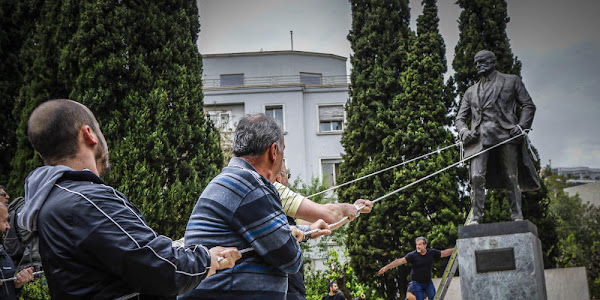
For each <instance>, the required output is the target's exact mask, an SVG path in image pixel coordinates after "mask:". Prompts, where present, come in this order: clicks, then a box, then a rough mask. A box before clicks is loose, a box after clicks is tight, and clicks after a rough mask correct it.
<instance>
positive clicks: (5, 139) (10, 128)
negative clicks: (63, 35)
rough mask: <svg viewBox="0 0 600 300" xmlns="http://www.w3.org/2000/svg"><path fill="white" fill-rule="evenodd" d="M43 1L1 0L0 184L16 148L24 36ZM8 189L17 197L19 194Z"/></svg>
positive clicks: (34, 21) (7, 176)
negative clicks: (15, 109) (14, 110)
mask: <svg viewBox="0 0 600 300" xmlns="http://www.w3.org/2000/svg"><path fill="white" fill-rule="evenodd" d="M41 2H42V1H14V0H0V95H2V97H1V98H0V132H1V133H2V134H0V184H3V185H6V184H8V179H9V173H10V160H11V159H12V157H13V155H14V153H15V148H16V143H17V139H16V134H15V132H16V128H17V124H18V121H17V120H18V116H17V115H15V114H13V108H14V106H15V102H16V98H17V97H18V95H19V88H20V87H21V85H22V84H23V64H22V62H21V60H20V59H19V54H20V53H21V48H22V47H23V43H24V42H25V40H26V38H27V37H29V36H30V35H31V31H32V30H33V28H34V24H35V23H36V20H37V17H38V16H39V13H40V11H39V7H40V6H41V5H40V3H41ZM12 190H13V189H12V187H11V186H9V187H8V191H9V192H10V193H11V195H13V196H14V198H16V196H18V194H13V193H12Z"/></svg>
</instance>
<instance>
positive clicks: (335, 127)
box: [319, 105, 344, 132]
mask: <svg viewBox="0 0 600 300" xmlns="http://www.w3.org/2000/svg"><path fill="white" fill-rule="evenodd" d="M342 130H344V106H343V105H322V106H319V132H341V131H342Z"/></svg>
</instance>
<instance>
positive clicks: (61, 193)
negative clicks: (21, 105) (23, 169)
mask: <svg viewBox="0 0 600 300" xmlns="http://www.w3.org/2000/svg"><path fill="white" fill-rule="evenodd" d="M28 135H29V140H30V141H31V144H32V145H33V148H34V149H35V150H36V151H37V152H38V153H39V154H40V156H41V157H42V159H43V160H44V164H45V166H43V167H40V168H37V169H35V170H34V171H33V172H31V173H30V174H29V176H28V177H27V179H26V180H25V201H26V202H25V204H24V206H23V209H22V210H21V212H20V213H19V215H18V218H17V222H18V225H19V227H21V228H24V229H26V230H28V231H30V232H35V233H37V234H38V235H39V249H40V254H41V257H42V263H43V266H44V271H45V274H46V278H47V279H48V287H49V288H50V295H51V296H52V298H53V299H116V298H124V299H128V297H130V296H132V295H135V294H138V293H140V294H142V295H144V296H145V295H151V296H153V297H170V298H174V297H175V295H177V294H180V293H183V292H186V291H188V290H190V289H193V288H194V287H196V285H198V283H200V281H202V280H203V279H205V278H207V277H208V276H211V275H212V274H214V273H215V272H216V271H217V270H220V269H224V268H230V267H233V265H234V263H235V261H236V260H237V259H239V258H240V257H241V255H240V253H239V252H238V251H237V249H235V248H223V247H214V248H211V249H210V250H209V249H207V248H206V247H204V246H202V245H192V246H190V247H186V248H183V247H173V246H172V241H171V240H170V239H169V238H167V237H165V236H161V235H158V234H157V233H156V232H155V231H154V230H152V229H151V228H150V227H149V226H148V225H146V222H145V221H144V217H143V216H142V214H141V213H140V212H139V210H138V209H137V208H136V207H135V205H133V204H132V203H131V202H129V200H127V197H125V195H123V194H122V193H120V192H119V191H117V190H115V189H114V188H112V187H110V186H108V185H106V183H104V181H102V179H100V176H102V175H104V174H106V172H108V170H109V166H110V164H109V154H108V147H107V145H106V141H105V139H104V136H103V134H102V131H101V130H100V126H99V124H98V122H97V121H96V118H95V117H94V114H93V113H92V112H91V111H90V110H89V109H88V108H87V107H85V106H84V105H82V104H79V103H77V102H75V101H71V100H51V101H47V102H44V103H42V104H41V105H40V106H38V107H37V108H36V109H35V110H34V111H33V113H32V114H31V116H30V118H29V124H28ZM222 256H223V257H225V259H224V260H222V261H221V262H220V263H219V262H218V258H219V257H222Z"/></svg>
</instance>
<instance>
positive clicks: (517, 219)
mask: <svg viewBox="0 0 600 300" xmlns="http://www.w3.org/2000/svg"><path fill="white" fill-rule="evenodd" d="M513 221H515V222H519V221H523V219H521V218H516V219H514V220H513Z"/></svg>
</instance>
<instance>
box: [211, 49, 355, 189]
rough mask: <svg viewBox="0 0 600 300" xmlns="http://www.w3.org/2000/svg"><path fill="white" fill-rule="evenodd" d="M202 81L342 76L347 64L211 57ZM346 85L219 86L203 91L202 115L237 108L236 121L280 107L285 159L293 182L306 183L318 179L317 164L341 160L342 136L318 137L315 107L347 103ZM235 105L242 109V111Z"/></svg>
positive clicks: (260, 55)
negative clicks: (217, 108)
mask: <svg viewBox="0 0 600 300" xmlns="http://www.w3.org/2000/svg"><path fill="white" fill-rule="evenodd" d="M203 62H204V77H205V78H209V77H210V78H218V77H219V75H220V74H235V73H244V77H245V78H247V77H265V76H287V75H299V73H300V72H309V73H322V74H323V76H346V59H345V58H343V57H339V56H336V55H330V54H320V53H307V52H298V51H294V52H291V51H279V52H257V53H248V54H244V53H241V54H214V55H205V56H204V60H203ZM347 99H348V86H347V84H342V85H334V86H310V87H306V86H304V85H302V84H300V82H299V81H298V82H297V83H296V84H285V85H278V84H272V85H268V86H242V87H239V86H238V87H217V88H205V89H204V105H205V110H210V109H212V107H214V106H215V105H219V106H221V105H231V104H238V105H237V106H236V107H243V108H244V111H243V113H235V114H234V115H235V116H234V117H235V118H234V120H233V121H234V122H236V123H237V121H238V120H239V119H240V118H242V117H243V116H244V115H246V114H254V113H263V112H265V106H268V105H283V109H284V123H285V124H284V130H285V131H286V134H285V136H284V139H285V145H286V150H285V158H286V162H287V166H288V169H290V171H291V173H292V180H294V179H295V178H298V177H299V178H300V179H302V181H303V182H305V183H307V182H309V180H310V179H311V177H313V176H314V177H318V176H320V175H321V174H320V168H321V166H320V159H323V158H339V157H341V153H342V151H343V148H342V146H341V144H340V139H341V134H339V133H338V134H329V135H327V134H319V133H318V131H319V120H318V110H317V106H318V105H319V104H342V105H343V104H345V103H346V101H347ZM239 104H243V106H240V105H239Z"/></svg>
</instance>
